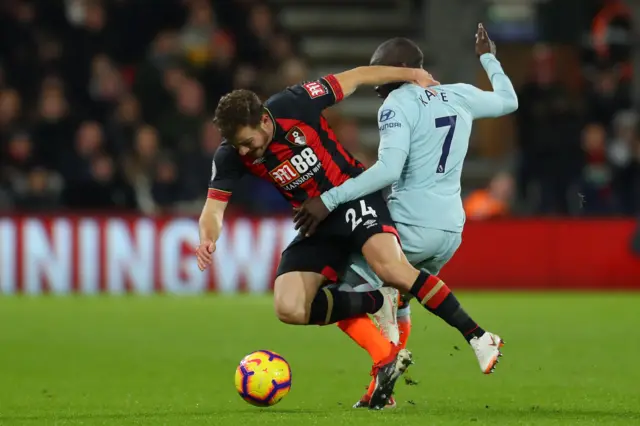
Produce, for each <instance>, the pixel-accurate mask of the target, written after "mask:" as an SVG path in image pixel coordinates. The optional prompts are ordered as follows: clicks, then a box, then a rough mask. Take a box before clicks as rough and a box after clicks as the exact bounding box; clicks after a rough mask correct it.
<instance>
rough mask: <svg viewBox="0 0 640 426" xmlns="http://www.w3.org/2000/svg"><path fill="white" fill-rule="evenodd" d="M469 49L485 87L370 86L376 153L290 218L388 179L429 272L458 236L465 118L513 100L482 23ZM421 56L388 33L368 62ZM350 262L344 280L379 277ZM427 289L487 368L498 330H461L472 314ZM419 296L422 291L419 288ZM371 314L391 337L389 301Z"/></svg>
mask: <svg viewBox="0 0 640 426" xmlns="http://www.w3.org/2000/svg"><path fill="white" fill-rule="evenodd" d="M476 53H477V54H478V56H479V58H480V62H481V64H482V66H483V67H484V69H485V71H486V72H487V75H488V77H489V79H490V80H491V84H492V86H493V91H483V90H480V89H478V88H476V87H474V86H472V85H469V84H463V83H459V84H443V85H438V86H433V87H429V88H427V89H426V90H425V89H423V88H421V87H419V86H416V85H412V84H394V85H388V86H385V87H380V88H377V90H378V93H379V94H380V95H381V97H383V98H385V101H384V103H383V105H382V106H381V107H380V110H379V113H378V126H379V131H380V146H379V149H378V161H377V162H376V163H375V164H374V165H373V166H372V167H371V168H369V169H368V170H366V171H365V172H364V173H362V174H361V175H360V176H358V177H356V178H353V179H349V180H348V181H346V182H345V183H344V184H343V185H341V186H339V187H336V188H333V189H331V190H330V191H327V192H325V193H323V194H322V196H321V197H318V198H315V199H311V200H308V201H307V202H306V203H305V204H304V205H303V206H302V209H301V210H302V213H299V214H298V226H300V227H302V228H303V231H305V232H308V233H309V232H313V228H314V225H315V223H317V220H321V219H323V218H324V217H323V216H325V217H326V214H328V212H330V211H333V210H334V209H335V208H336V207H337V206H338V205H340V204H343V203H346V202H348V201H351V200H355V199H358V198H360V197H362V196H364V195H366V194H370V193H372V192H375V191H379V190H381V189H383V188H385V187H388V186H389V185H391V194H390V196H389V198H388V205H389V210H390V212H391V215H392V218H393V220H394V221H395V222H396V224H397V229H398V232H399V234H400V239H401V241H402V247H403V251H404V252H405V254H406V256H407V259H408V260H409V261H410V262H411V263H412V264H413V265H415V266H416V267H417V268H419V269H425V270H427V271H428V272H429V273H431V274H432V275H437V274H438V273H439V271H440V269H441V268H442V266H444V264H445V263H446V262H447V261H449V260H450V259H451V257H452V256H453V254H454V253H455V251H456V250H457V249H458V247H459V245H460V243H461V241H462V237H461V234H462V230H463V226H464V222H465V214H464V210H463V207H462V199H461V195H460V193H461V188H460V177H461V173H462V167H463V163H464V159H465V156H466V154H467V150H468V147H469V137H470V135H471V129H472V123H473V121H474V120H475V119H479V118H488V117H500V116H503V115H506V114H510V113H512V112H514V111H515V110H516V109H517V108H518V99H517V96H516V93H515V91H514V89H513V86H512V84H511V81H510V80H509V78H508V77H507V76H506V75H505V73H504V71H503V70H502V67H501V65H500V62H498V60H497V59H496V57H495V45H494V44H493V42H492V41H491V40H490V39H489V37H488V35H487V33H486V31H485V29H484V28H483V27H482V24H480V25H479V26H478V32H477V34H476ZM422 57H423V55H422V52H421V51H420V49H419V47H418V46H417V45H415V43H413V42H411V41H410V40H407V39H401V38H396V39H391V40H389V41H387V42H385V43H383V44H382V45H381V46H380V47H378V49H377V50H376V52H375V53H374V55H373V57H372V60H371V63H372V64H375V65H394V66H415V67H422ZM305 216H306V217H305ZM310 217H312V218H313V219H314V220H315V221H314V220H311V219H309V218H310ZM305 220H306V222H305ZM351 269H352V271H350V272H349V273H348V274H347V276H346V277H345V280H346V282H347V283H348V284H351V285H354V284H356V283H359V282H360V283H361V282H362V280H361V279H359V277H363V278H365V280H366V281H367V282H368V283H369V284H370V285H372V286H374V287H378V286H381V285H382V282H381V281H380V280H379V278H378V277H377V276H375V274H373V273H372V272H371V270H370V269H369V267H368V265H367V264H366V262H365V261H364V260H363V259H361V258H359V257H355V258H354V263H353V265H352V267H351ZM345 285H347V284H345ZM369 288H370V287H369ZM433 291H435V292H437V293H442V299H443V300H442V303H441V304H440V305H439V306H429V305H428V304H427V308H429V310H431V311H432V312H433V313H435V314H436V315H438V316H440V317H441V318H442V319H444V320H445V321H446V322H447V323H449V324H450V325H452V326H454V327H456V328H457V329H458V330H459V331H460V332H461V333H462V334H463V335H464V336H465V338H466V339H467V341H468V342H469V343H470V344H471V346H472V348H473V349H474V352H475V353H476V356H477V358H478V361H479V363H480V368H481V369H482V371H483V372H484V373H490V372H491V371H492V370H493V368H494V367H495V364H496V362H497V359H498V356H499V355H500V351H499V347H500V346H501V345H502V340H501V339H500V337H499V336H498V335H496V334H493V333H490V332H485V331H484V330H482V329H479V328H478V330H468V329H467V327H468V326H469V324H473V322H469V321H468V319H469V317H468V315H467V314H466V313H465V312H464V310H463V309H462V308H461V306H460V304H459V302H458V301H457V300H456V299H455V297H454V296H453V294H452V293H451V292H450V290H449V289H448V288H446V286H445V285H444V284H442V286H441V287H440V288H439V289H437V290H436V289H435V288H434V290H433ZM425 299H429V297H427V296H425ZM432 302H433V300H432ZM444 305H447V307H445V306H444ZM408 315H409V310H408V304H407V305H406V308H404V309H400V310H399V311H398V313H397V317H398V321H402V320H403V318H402V317H403V316H404V317H405V318H404V320H405V321H408V319H409V318H408ZM390 317H391V318H390ZM377 319H378V322H379V323H381V328H382V329H383V331H384V329H385V324H391V326H390V327H388V328H389V329H388V330H387V333H386V335H387V336H388V337H389V338H390V339H391V340H398V337H399V336H398V335H397V333H398V332H397V331H394V329H393V328H394V326H395V330H397V324H396V323H395V312H393V307H391V308H390V307H387V308H386V309H383V310H381V312H380V315H378V318H377ZM476 327H477V326H476ZM364 399H366V396H365V398H363V400H364ZM361 402H362V401H361ZM356 405H358V404H356Z"/></svg>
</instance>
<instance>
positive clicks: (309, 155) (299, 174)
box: [270, 147, 321, 191]
mask: <svg viewBox="0 0 640 426" xmlns="http://www.w3.org/2000/svg"><path fill="white" fill-rule="evenodd" d="M320 166H321V164H320V162H319V161H318V157H317V156H316V154H315V153H314V152H313V150H312V149H311V148H309V147H307V148H305V149H303V150H302V151H301V152H300V154H296V155H294V156H293V157H291V158H290V159H288V160H286V161H283V162H282V163H280V164H279V165H278V166H277V167H276V168H275V169H273V170H272V171H271V172H270V174H271V177H272V179H273V180H274V181H275V182H276V183H278V185H280V186H281V187H283V188H284V189H285V190H287V191H290V190H291V189H293V188H295V187H297V186H299V185H301V184H303V183H304V182H306V181H307V180H309V179H310V178H312V177H313V175H315V174H316V173H317V172H318V170H320Z"/></svg>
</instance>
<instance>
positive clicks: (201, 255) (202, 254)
mask: <svg viewBox="0 0 640 426" xmlns="http://www.w3.org/2000/svg"><path fill="white" fill-rule="evenodd" d="M196 257H197V258H198V260H199V261H201V262H203V263H211V253H210V252H208V251H207V250H202V249H201V248H198V250H196Z"/></svg>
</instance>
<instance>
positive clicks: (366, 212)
mask: <svg viewBox="0 0 640 426" xmlns="http://www.w3.org/2000/svg"><path fill="white" fill-rule="evenodd" d="M384 232H387V233H392V234H394V235H395V236H396V237H398V231H396V227H395V224H394V223H393V220H392V219H391V214H390V213H389V209H388V208H387V203H386V202H385V200H384V198H383V196H382V193H381V192H375V193H373V194H369V195H367V196H365V197H362V198H360V199H358V200H354V201H350V202H348V203H345V204H343V205H341V206H339V207H338V208H337V209H335V210H334V211H333V212H331V214H329V216H327V218H326V219H325V220H324V221H323V222H322V223H321V224H320V225H318V228H317V229H316V232H315V233H314V234H313V235H311V236H310V237H305V236H304V235H302V234H298V235H297V236H296V237H295V238H294V240H293V241H292V242H291V244H289V246H288V247H287V248H286V249H285V250H284V251H283V252H282V258H281V259H280V265H278V272H277V276H280V275H282V274H285V273H287V272H294V271H295V272H297V271H300V272H317V273H319V274H322V275H324V276H325V277H326V278H327V279H328V280H330V281H334V282H335V281H336V280H337V279H338V276H340V275H342V273H343V272H344V271H345V270H346V268H347V267H348V266H349V260H350V257H351V254H353V253H358V252H361V250H362V246H363V245H364V243H366V242H367V240H368V239H369V238H371V237H372V236H374V235H375V234H380V233H384ZM398 239H399V237H398Z"/></svg>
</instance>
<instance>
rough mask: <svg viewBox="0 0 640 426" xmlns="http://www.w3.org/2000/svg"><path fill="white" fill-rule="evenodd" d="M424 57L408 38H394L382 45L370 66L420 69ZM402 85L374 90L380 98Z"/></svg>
mask: <svg viewBox="0 0 640 426" xmlns="http://www.w3.org/2000/svg"><path fill="white" fill-rule="evenodd" d="M423 62H424V55H423V54H422V50H420V47H418V45H417V44H416V43H414V42H413V41H411V40H409V39H408V38H403V37H395V38H392V39H389V40H387V41H385V42H384V43H382V44H381V45H380V46H378V48H377V49H376V51H375V52H373V56H371V61H370V62H369V64H370V65H386V66H391V67H407V68H422V65H423ZM402 84H403V83H390V84H385V85H383V86H378V87H376V88H375V90H376V92H378V95H379V96H380V97H381V98H386V97H387V96H389V93H391V91H393V90H395V89H397V88H398V87H400V86H402Z"/></svg>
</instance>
